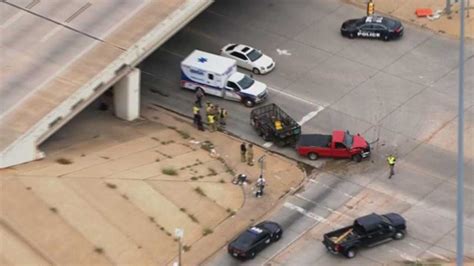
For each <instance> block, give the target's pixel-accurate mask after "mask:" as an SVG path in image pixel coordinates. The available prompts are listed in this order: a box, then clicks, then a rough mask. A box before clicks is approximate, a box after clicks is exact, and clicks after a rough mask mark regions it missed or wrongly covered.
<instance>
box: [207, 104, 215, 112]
mask: <svg viewBox="0 0 474 266" xmlns="http://www.w3.org/2000/svg"><path fill="white" fill-rule="evenodd" d="M213 109H214V105H213V104H212V103H211V102H206V115H209V114H211V113H212V110H213Z"/></svg>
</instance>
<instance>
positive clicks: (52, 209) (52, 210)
mask: <svg viewBox="0 0 474 266" xmlns="http://www.w3.org/2000/svg"><path fill="white" fill-rule="evenodd" d="M49 210H50V211H51V212H53V213H58V209H56V208H54V207H51V208H49Z"/></svg>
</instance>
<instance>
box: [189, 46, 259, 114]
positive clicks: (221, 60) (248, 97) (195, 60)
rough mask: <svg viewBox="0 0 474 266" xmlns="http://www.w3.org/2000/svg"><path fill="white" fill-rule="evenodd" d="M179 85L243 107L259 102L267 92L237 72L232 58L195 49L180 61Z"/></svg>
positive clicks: (249, 78) (255, 82)
mask: <svg viewBox="0 0 474 266" xmlns="http://www.w3.org/2000/svg"><path fill="white" fill-rule="evenodd" d="M181 87H182V88H185V89H189V90H192V91H198V90H200V91H201V92H202V93H204V94H206V95H214V96H218V97H222V98H224V99H227V100H231V101H238V102H241V103H243V104H244V105H245V106H247V107H253V106H254V105H255V104H257V103H260V102H263V101H264V100H265V99H266V98H267V95H268V92H267V85H266V84H264V83H262V82H259V81H256V80H254V79H253V78H251V77H249V76H248V75H245V74H243V73H240V72H237V63H236V61H235V60H233V59H229V58H226V57H223V56H220V55H215V54H210V53H206V52H203V51H199V50H195V51H193V52H192V53H191V54H190V55H189V56H188V57H186V58H185V59H184V60H183V61H182V62H181Z"/></svg>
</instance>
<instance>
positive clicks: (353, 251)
mask: <svg viewBox="0 0 474 266" xmlns="http://www.w3.org/2000/svg"><path fill="white" fill-rule="evenodd" d="M356 255H357V250H356V249H355V248H351V249H349V250H348V251H346V252H345V253H344V256H346V258H348V259H353V258H354V257H355V256H356Z"/></svg>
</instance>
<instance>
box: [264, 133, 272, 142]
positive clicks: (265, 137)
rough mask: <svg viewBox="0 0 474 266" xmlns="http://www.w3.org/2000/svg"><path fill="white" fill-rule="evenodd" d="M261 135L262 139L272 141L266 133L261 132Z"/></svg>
mask: <svg viewBox="0 0 474 266" xmlns="http://www.w3.org/2000/svg"><path fill="white" fill-rule="evenodd" d="M262 137H263V140H264V141H272V138H271V137H270V135H268V134H265V133H262Z"/></svg>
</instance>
